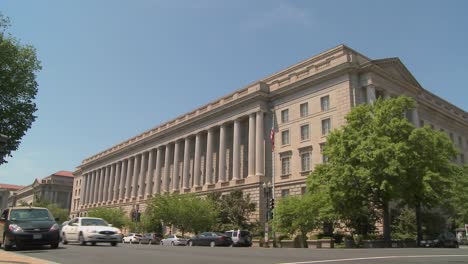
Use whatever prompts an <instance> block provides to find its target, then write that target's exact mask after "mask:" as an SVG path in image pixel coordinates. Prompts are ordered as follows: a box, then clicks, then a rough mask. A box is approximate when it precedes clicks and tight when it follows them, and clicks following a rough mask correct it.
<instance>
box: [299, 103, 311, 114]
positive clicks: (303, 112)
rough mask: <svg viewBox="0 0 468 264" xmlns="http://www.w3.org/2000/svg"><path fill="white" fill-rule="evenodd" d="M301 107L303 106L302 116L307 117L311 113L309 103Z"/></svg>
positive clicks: (301, 106)
mask: <svg viewBox="0 0 468 264" xmlns="http://www.w3.org/2000/svg"><path fill="white" fill-rule="evenodd" d="M300 108H301V117H306V116H308V115H309V103H303V104H301V105H300Z"/></svg>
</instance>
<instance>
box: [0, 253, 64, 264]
mask: <svg viewBox="0 0 468 264" xmlns="http://www.w3.org/2000/svg"><path fill="white" fill-rule="evenodd" d="M9 261H12V262H14V263H18V264H20V263H21V264H23V263H24V264H59V263H57V262H53V261H49V260H45V259H40V258H35V257H30V256H25V255H21V254H18V253H14V252H6V251H3V250H0V263H9Z"/></svg>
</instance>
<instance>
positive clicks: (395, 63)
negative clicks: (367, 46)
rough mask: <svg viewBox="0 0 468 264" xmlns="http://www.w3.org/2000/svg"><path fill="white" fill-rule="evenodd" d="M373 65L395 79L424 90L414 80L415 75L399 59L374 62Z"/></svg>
mask: <svg viewBox="0 0 468 264" xmlns="http://www.w3.org/2000/svg"><path fill="white" fill-rule="evenodd" d="M372 64H374V65H377V66H379V67H380V68H381V69H382V70H384V71H385V72H387V73H388V74H390V75H392V76H393V77H394V78H397V79H400V80H402V81H405V82H407V83H410V84H412V85H414V86H417V87H419V88H422V86H421V85H420V84H419V82H418V81H417V80H416V78H414V76H413V74H411V72H410V71H409V70H408V68H406V66H405V65H404V64H403V63H402V62H401V61H400V59H399V58H388V59H380V60H373V61H372Z"/></svg>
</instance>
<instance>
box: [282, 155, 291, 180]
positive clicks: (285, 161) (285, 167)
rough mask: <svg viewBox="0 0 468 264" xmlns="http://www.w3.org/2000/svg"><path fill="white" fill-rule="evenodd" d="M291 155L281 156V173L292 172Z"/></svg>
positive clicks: (287, 173)
mask: <svg viewBox="0 0 468 264" xmlns="http://www.w3.org/2000/svg"><path fill="white" fill-rule="evenodd" d="M290 165H291V156H284V157H281V175H289V174H291V170H290V169H291V168H290Z"/></svg>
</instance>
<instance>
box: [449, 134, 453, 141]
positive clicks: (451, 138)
mask: <svg viewBox="0 0 468 264" xmlns="http://www.w3.org/2000/svg"><path fill="white" fill-rule="evenodd" d="M449 135H450V140H452V142H454V139H453V133H452V132H450V133H449Z"/></svg>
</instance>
